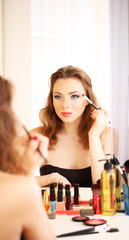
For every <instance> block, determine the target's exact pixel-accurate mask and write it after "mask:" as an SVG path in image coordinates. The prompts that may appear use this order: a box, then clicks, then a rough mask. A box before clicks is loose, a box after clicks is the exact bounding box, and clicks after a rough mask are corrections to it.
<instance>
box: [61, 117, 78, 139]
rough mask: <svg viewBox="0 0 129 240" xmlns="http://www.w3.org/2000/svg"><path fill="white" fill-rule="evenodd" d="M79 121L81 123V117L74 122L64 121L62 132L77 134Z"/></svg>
mask: <svg viewBox="0 0 129 240" xmlns="http://www.w3.org/2000/svg"><path fill="white" fill-rule="evenodd" d="M79 123H80V119H78V120H76V121H74V122H70V123H64V124H63V131H62V132H63V133H65V134H68V135H75V134H76V135H77V133H78V126H79Z"/></svg>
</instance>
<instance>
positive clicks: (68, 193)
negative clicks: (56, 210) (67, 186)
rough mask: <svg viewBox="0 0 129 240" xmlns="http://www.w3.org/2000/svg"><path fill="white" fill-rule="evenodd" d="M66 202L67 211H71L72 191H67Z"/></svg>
mask: <svg viewBox="0 0 129 240" xmlns="http://www.w3.org/2000/svg"><path fill="white" fill-rule="evenodd" d="M65 196H66V202H65V209H66V210H70V209H71V192H70V190H66V195H65Z"/></svg>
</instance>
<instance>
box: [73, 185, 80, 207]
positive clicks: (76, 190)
mask: <svg viewBox="0 0 129 240" xmlns="http://www.w3.org/2000/svg"><path fill="white" fill-rule="evenodd" d="M73 186H74V196H73V205H79V184H78V183H76V184H74V185H73Z"/></svg>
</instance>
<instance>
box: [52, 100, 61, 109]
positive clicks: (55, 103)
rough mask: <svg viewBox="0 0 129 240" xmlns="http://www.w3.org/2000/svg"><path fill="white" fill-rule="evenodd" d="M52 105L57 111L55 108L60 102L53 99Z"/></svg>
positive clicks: (57, 107)
mask: <svg viewBox="0 0 129 240" xmlns="http://www.w3.org/2000/svg"><path fill="white" fill-rule="evenodd" d="M53 107H54V109H55V111H57V110H58V109H59V108H60V103H59V101H55V100H53Z"/></svg>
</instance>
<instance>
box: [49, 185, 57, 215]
mask: <svg viewBox="0 0 129 240" xmlns="http://www.w3.org/2000/svg"><path fill="white" fill-rule="evenodd" d="M55 209H56V200H55V189H51V190H50V210H51V212H53V211H54V210H55Z"/></svg>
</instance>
